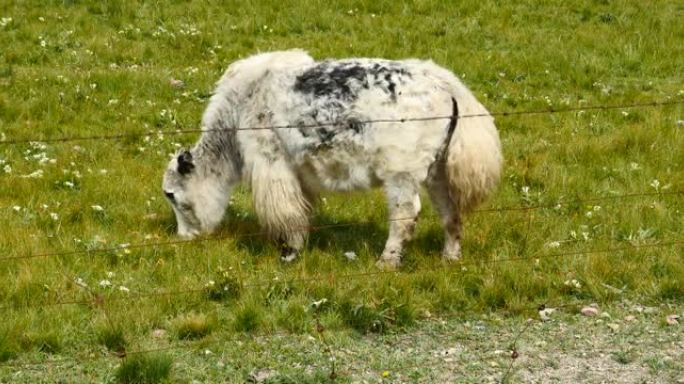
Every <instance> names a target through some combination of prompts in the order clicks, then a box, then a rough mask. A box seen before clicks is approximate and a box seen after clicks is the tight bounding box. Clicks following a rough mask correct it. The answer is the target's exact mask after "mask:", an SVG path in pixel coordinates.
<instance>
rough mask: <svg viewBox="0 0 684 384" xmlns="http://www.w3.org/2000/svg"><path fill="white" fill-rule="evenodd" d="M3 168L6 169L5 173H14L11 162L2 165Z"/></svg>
mask: <svg viewBox="0 0 684 384" xmlns="http://www.w3.org/2000/svg"><path fill="white" fill-rule="evenodd" d="M2 170H3V171H5V173H12V167H10V166H9V164H6V165H5V166H4V167H2Z"/></svg>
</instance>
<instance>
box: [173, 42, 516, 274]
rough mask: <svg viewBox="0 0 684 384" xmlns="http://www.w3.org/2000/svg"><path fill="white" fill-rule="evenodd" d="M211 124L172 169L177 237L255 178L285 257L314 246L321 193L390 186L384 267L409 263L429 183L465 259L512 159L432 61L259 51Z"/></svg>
mask: <svg viewBox="0 0 684 384" xmlns="http://www.w3.org/2000/svg"><path fill="white" fill-rule="evenodd" d="M473 115H476V116H473ZM435 116H441V117H444V118H435V119H431V118H430V117H435ZM459 116H462V117H459ZM422 118H428V119H422ZM202 125H203V128H202V130H203V132H202V135H201V137H200V139H199V141H198V142H197V143H196V144H195V145H194V147H192V148H191V149H189V150H181V151H179V152H178V153H177V154H176V155H175V156H174V157H173V158H172V159H171V161H170V163H169V165H168V168H167V170H166V172H165V174H164V180H163V185H162V188H163V190H164V193H165V195H166V197H167V199H168V200H169V202H170V204H171V206H172V207H173V210H174V212H175V214H176V219H177V222H178V234H179V235H180V236H183V237H186V238H191V237H193V236H196V235H198V234H200V233H209V232H211V231H212V230H214V229H215V228H216V227H217V226H218V225H219V223H220V222H221V220H222V218H223V216H224V213H225V209H226V206H227V204H228V201H229V199H230V195H231V191H232V189H233V187H234V186H235V185H236V184H237V183H240V182H244V183H246V184H247V185H248V186H249V187H250V188H251V191H252V195H253V201H254V208H255V211H256V213H257V216H258V219H259V222H260V224H261V225H262V226H263V227H264V228H265V229H266V230H267V231H268V233H270V234H271V235H272V237H273V238H274V239H276V240H278V241H279V242H280V244H281V246H282V255H281V257H282V259H283V260H285V261H291V260H293V259H295V258H296V256H297V254H298V253H299V251H300V250H301V249H302V247H303V246H304V242H305V240H306V236H307V233H308V224H309V213H310V211H311V207H312V204H313V203H314V201H315V196H316V193H317V192H318V191H322V190H333V191H349V190H356V189H368V188H372V187H376V186H379V187H382V188H383V189H384V191H385V195H386V198H387V204H388V210H389V221H390V222H389V226H390V228H389V238H388V239H387V243H386V245H385V249H384V251H383V252H382V255H381V256H380V259H379V261H378V265H379V266H380V267H382V268H396V267H398V266H399V265H400V263H401V256H402V250H403V247H404V244H405V243H406V242H407V241H408V240H410V239H411V237H412V235H413V232H414V228H415V225H416V220H417V217H418V213H419V211H420V208H421V203H420V196H419V191H420V187H421V185H425V186H426V187H427V190H428V191H429V195H430V198H431V199H432V202H433V204H434V205H435V207H436V209H437V210H438V211H439V213H440V215H441V218H442V223H443V226H444V231H445V245H444V250H443V253H442V255H443V257H444V258H445V259H447V260H456V259H458V258H459V257H460V254H461V246H460V239H461V225H462V220H463V218H462V214H463V213H464V212H467V211H468V210H470V209H472V208H473V207H475V206H476V205H477V204H479V203H480V202H481V201H482V200H483V199H484V198H486V197H487V196H488V195H489V194H490V193H491V192H492V190H493V189H494V188H495V186H496V184H497V182H498V181H499V178H500V174H501V167H502V162H503V159H502V153H501V144H500V142H499V136H498V133H497V130H496V127H495V125H494V119H493V118H492V117H491V115H490V114H489V113H488V112H487V110H486V109H485V107H484V106H483V105H482V104H480V103H479V102H478V101H477V100H476V98H475V97H474V96H473V94H472V93H471V92H470V91H469V90H468V89H467V88H466V86H465V85H463V83H462V82H461V81H460V80H459V79H457V78H456V76H454V75H453V74H452V73H451V72H450V71H448V70H446V69H444V68H441V67H439V66H437V65H436V64H434V63H433V62H432V61H423V60H415V59H411V60H400V61H391V60H384V59H366V58H354V59H345V60H325V61H319V62H317V61H314V60H313V59H312V58H311V57H310V56H309V55H308V54H307V53H306V52H304V51H301V50H290V51H281V52H270V53H263V54H258V55H255V56H251V57H248V58H246V59H243V60H239V61H236V62H235V63H233V64H231V65H230V66H229V67H228V69H227V70H226V72H225V74H224V75H223V76H222V77H221V79H220V80H219V82H218V83H217V87H216V91H215V94H214V95H213V97H212V98H211V101H210V103H209V105H208V107H207V109H206V111H205V112H204V116H203V119H202Z"/></svg>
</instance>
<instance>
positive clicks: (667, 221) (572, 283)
mask: <svg viewBox="0 0 684 384" xmlns="http://www.w3.org/2000/svg"><path fill="white" fill-rule="evenodd" d="M682 16H684V6H683V5H682V4H681V2H679V1H676V0H661V1H658V2H657V4H655V3H650V2H643V1H628V0H593V1H590V0H572V1H559V0H558V1H557V0H548V1H531V0H525V1H503V2H501V1H500V2H497V1H490V0H485V1H472V0H466V1H458V2H457V1H438V0H421V1H418V0H417V1H412V2H406V3H401V2H396V1H389V0H374V1H368V0H360V1H341V0H334V1H322V0H311V1H295V0H282V1H270V0H268V1H267V0H264V1H254V2H250V3H249V4H248V3H247V2H238V1H229V2H218V1H207V2H177V1H160V2H138V1H132V0H121V1H83V2H81V1H44V2H38V1H8V0H0V224H1V225H0V314H2V321H0V382H3V383H4V382H8V383H9V382H12V383H14V382H27V383H29V382H30V383H35V382H56V381H59V380H62V381H63V382H117V383H133V382H140V383H144V382H183V383H186V382H187V383H190V382H244V380H245V378H246V377H248V376H249V375H250V373H253V371H254V370H259V369H262V368H271V369H273V370H274V372H276V371H277V372H278V373H274V374H272V375H270V376H269V378H267V379H264V380H265V381H267V382H280V383H285V382H311V383H316V382H323V381H337V382H440V381H442V382H446V381H453V382H483V381H485V379H484V377H485V376H486V377H489V376H492V377H494V379H493V380H494V381H514V382H517V381H519V382H527V381H528V380H527V379H525V376H524V375H523V374H522V373H520V372H516V370H515V369H514V370H513V371H512V374H510V375H508V373H507V372H510V371H511V370H510V367H507V364H508V359H503V362H501V363H500V364H499V365H496V366H494V365H492V366H489V365H487V366H486V367H480V368H473V369H472V370H466V371H464V372H459V373H458V375H457V376H443V375H440V372H439V369H435V370H432V369H426V368H425V367H424V366H420V364H419V363H420V362H421V361H422V360H421V361H419V362H418V363H417V364H418V366H416V367H414V368H415V369H407V370H404V371H402V372H400V373H397V374H396V375H395V374H394V373H393V372H390V371H388V370H385V369H384V368H383V367H384V366H386V365H388V364H394V363H397V362H396V361H394V360H393V359H395V360H396V359H397V358H396V356H395V357H393V355H392V352H391V351H392V348H390V347H388V345H390V346H391V345H395V346H397V348H399V347H400V346H402V345H403V346H404V347H406V346H407V345H408V346H411V345H413V346H415V347H416V348H417V350H420V345H422V344H421V343H425V342H427V341H430V340H434V339H435V338H438V337H439V336H437V335H439V334H440V333H439V332H437V331H436V330H435V327H437V328H439V329H441V330H444V329H448V332H449V335H452V336H453V335H457V336H459V337H461V336H462V337H464V338H466V339H467V338H468V337H471V338H473V341H472V343H474V344H473V345H472V347H473V348H475V346H479V347H478V348H488V347H487V343H488V342H489V343H492V345H494V344H495V345H496V346H498V348H496V349H497V350H499V349H501V350H506V351H509V350H511V349H513V350H515V342H514V341H513V342H512V340H516V334H517V332H518V331H520V330H521V327H520V324H525V320H526V319H527V318H528V317H531V318H534V319H538V315H537V313H538V309H539V307H540V305H544V306H545V307H548V308H558V311H559V312H562V316H565V317H564V318H565V319H566V320H567V321H568V322H570V323H576V322H577V321H578V320H577V319H578V317H577V311H578V309H579V308H582V307H584V306H586V305H589V304H591V303H598V304H599V305H600V306H605V307H607V308H616V309H615V311H617V312H620V311H624V310H625V308H628V309H629V308H631V307H632V306H633V305H637V304H638V305H643V306H645V307H648V308H664V309H662V310H663V311H669V312H676V311H679V312H680V313H684V309H682V308H683V306H684V252H682V244H684V243H683V241H684V238H683V237H682V232H683V231H682V228H684V215H683V214H682V211H683V210H684V200H683V199H682V197H683V196H682V194H683V193H684V172H683V171H682V169H683V168H684V133H683V131H682V129H683V128H684V107H683V106H682V105H683V103H684V83H683V82H682V63H684V27H683V26H682V23H681V19H682ZM295 47H298V48H303V49H305V50H307V51H309V52H310V53H311V54H312V55H313V56H314V57H315V58H318V59H323V58H328V57H335V58H342V57H351V56H362V57H385V58H395V59H400V58H407V57H418V58H426V59H427V58H430V59H432V60H434V61H435V62H437V63H438V64H440V65H442V66H445V67H446V68H449V69H451V70H453V71H454V72H455V73H456V74H458V75H459V76H460V77H461V78H462V79H463V81H464V82H465V83H466V84H467V85H468V86H469V87H470V88H471V89H472V90H473V92H474V93H475V94H476V95H477V96H478V98H479V99H480V100H481V101H482V103H483V104H484V105H486V106H487V107H488V108H489V110H490V111H492V112H495V113H503V112H520V111H552V110H553V111H557V113H535V114H513V113H511V114H507V115H504V114H500V115H497V117H496V119H497V120H496V121H497V126H498V128H499V132H500V135H501V140H502V144H503V148H504V155H505V168H504V175H503V178H502V181H501V184H500V186H499V188H498V190H497V191H496V193H495V194H494V196H493V197H492V198H491V199H490V200H488V201H487V203H486V204H485V205H484V206H483V207H481V209H480V210H478V211H476V212H473V213H471V214H470V215H468V217H467V218H466V224H465V229H464V239H463V259H462V260H461V261H460V262H458V263H455V264H445V263H443V262H442V261H441V260H440V257H439V255H440V251H441V246H442V240H443V235H442V229H441V226H440V224H439V222H438V218H437V216H436V214H435V212H434V211H433V210H432V208H431V207H430V205H429V199H427V197H426V196H425V197H424V199H423V205H424V209H423V212H422V213H421V217H420V221H419V223H418V230H417V234H416V238H415V240H414V241H413V242H412V243H411V244H410V246H409V248H408V252H407V255H406V257H405V262H404V266H403V267H402V269H401V270H400V271H398V272H382V271H379V270H378V269H377V268H376V267H375V260H376V258H377V257H378V256H379V254H380V252H381V251H382V247H383V245H384V241H385V239H386V236H387V224H386V214H387V212H386V208H385V201H384V198H383V196H382V193H381V192H380V191H370V192H363V193H361V192H359V193H352V194H325V195H323V196H322V198H321V200H320V201H319V203H318V207H317V209H316V211H315V214H314V219H313V227H314V228H313V229H314V230H313V231H312V233H311V236H310V238H309V240H308V244H307V246H306V250H305V252H304V253H303V255H301V257H300V258H299V259H298V261H297V262H295V263H293V264H288V265H285V264H282V263H281V262H280V260H279V257H278V256H279V252H278V249H277V247H275V246H274V244H272V243H270V242H268V241H267V240H266V238H265V237H264V236H262V234H261V233H260V232H261V230H260V228H259V226H258V223H257V221H256V217H255V215H254V211H253V209H252V207H251V199H250V195H249V190H247V189H246V188H242V189H240V190H238V191H237V193H236V195H235V197H234V199H233V201H232V202H231V204H230V207H229V210H228V214H227V215H226V219H225V220H224V223H223V224H222V226H221V227H220V228H219V230H218V233H217V234H216V235H215V236H212V237H206V238H202V239H199V240H196V241H191V242H183V241H180V239H178V238H177V237H176V236H175V219H174V217H173V213H172V211H171V209H170V207H169V206H168V204H167V203H166V202H165V201H164V198H163V195H162V193H161V189H160V184H161V176H162V172H163V169H164V167H165V165H166V162H167V161H168V159H169V155H170V154H172V153H174V152H175V151H176V150H177V149H178V148H180V147H188V146H191V145H192V144H193V143H194V142H195V140H196V139H197V137H198V134H197V133H193V132H189V133H184V132H182V131H184V130H195V129H199V122H200V117H201V114H202V111H203V109H204V107H205V106H206V103H207V101H208V98H209V97H210V95H211V93H212V90H213V85H214V83H215V81H217V80H218V78H219V77H220V75H221V74H222V72H223V70H224V69H225V68H226V67H227V65H228V64H229V63H230V62H232V61H234V60H235V59H238V58H240V57H245V56H247V55H250V54H253V53H256V52H264V51H270V50H277V49H288V48H295ZM653 102H659V103H666V104H662V105H646V106H639V107H630V105H634V104H648V103H653ZM592 106H611V108H596V109H594V108H591V107H592ZM615 106H618V107H617V108H613V107H615ZM619 106H623V107H619ZM583 108H586V109H583ZM563 109H569V111H566V112H558V111H560V110H563ZM117 135H118V137H116V138H113V137H103V136H117ZM62 139H64V140H62ZM345 254H346V255H345ZM669 312H668V313H669ZM620 313H622V312H620ZM644 316H646V315H644ZM649 316H650V317H649V319H652V320H653V321H654V322H655V324H656V326H655V327H654V328H653V329H652V331H653V332H655V333H657V334H658V335H659V336H658V337H662V338H664V339H666V341H667V342H668V343H670V342H672V343H674V344H673V345H680V346H681V347H679V349H676V348H675V352H673V353H675V356H677V357H681V356H684V340H683V339H684V335H683V334H684V332H682V328H681V327H682V325H679V326H674V328H672V327H673V326H668V325H667V324H665V322H664V320H663V318H662V317H658V316H655V317H654V316H653V315H652V314H651V315H649ZM480 321H487V324H488V325H487V329H488V330H489V331H487V332H490V331H491V333H487V332H484V333H483V332H482V331H481V330H479V331H478V330H477V329H476V328H477V324H479V322H480ZM535 321H536V320H535ZM649 321H650V320H649ZM435 324H438V325H439V324H442V325H441V326H436V325H435ZM464 324H468V325H467V326H466V325H464ZM471 325H472V326H471ZM440 327H442V328H440ZM544 327H548V325H544V324H542V323H540V324H538V325H535V326H532V327H531V329H530V330H527V329H526V328H525V329H526V332H538V333H539V335H547V333H544V332H545V331H544V330H545V329H546V328H544ZM582 328H583V327H582V326H581V323H580V325H578V326H577V331H578V332H581V331H582ZM611 329H612V328H611ZM611 329H608V330H606V332H617V331H614V330H612V331H611ZM505 330H508V331H510V332H505ZM478 332H479V333H478ZM500 332H501V333H504V334H505V335H504V336H501V335H500ZM497 335H500V336H501V337H500V338H497ZM385 337H403V339H402V340H403V341H401V342H396V341H391V340H390V341H388V343H389V344H386V343H385V344H383V343H382V342H380V341H382V340H385V339H384V338H385ZM540 337H542V336H540ZM620 340H622V342H624V344H630V343H631V344H635V343H636V344H642V345H644V346H647V347H648V348H657V345H658V340H659V339H658V338H657V337H656V336H654V334H653V333H649V332H646V331H644V332H642V333H630V336H629V338H627V336H625V337H623V338H620ZM511 342H512V343H513V344H512V345H511ZM376 343H380V345H378V344H376ZM392 343H394V344H392ZM677 343H679V344H677ZM466 345H468V344H466ZM621 345H622V344H621ZM625 348H627V347H625ZM428 349H429V348H428V347H426V350H428ZM140 351H146V352H144V353H136V352H140ZM335 351H338V354H337V355H335ZM339 351H346V352H339ZM354 351H356V352H354ZM359 351H361V352H359ZM425 353H428V354H429V353H430V352H425ZM475 356H479V355H477V354H475ZM506 356H507V355H506ZM616 356H617V357H616V358H615V359H614V360H617V361H618V362H622V361H627V362H635V360H634V359H631V358H628V357H629V354H628V353H627V354H618V355H616ZM676 360H677V359H675V361H676ZM470 363H473V362H472V361H470ZM474 363H478V364H479V363H481V362H477V361H476V362H474ZM474 363H473V364H474ZM335 364H337V365H338V369H337V371H336V374H335V375H330V371H331V369H332V366H334V365H335ZM560 364H562V362H561V363H560ZM635 364H642V365H648V366H649V367H650V366H651V365H653V366H654V367H655V368H654V369H653V370H652V371H651V373H652V374H654V375H656V376H657V375H665V376H662V377H664V379H663V380H664V381H662V382H667V381H668V380H670V379H672V380H674V379H677V378H678V377H679V376H677V375H678V374H679V373H678V372H682V370H684V366H682V364H681V361H680V363H662V364H661V363H657V362H652V361H651V360H648V361H646V360H644V361H641V360H638V361H636V362H635ZM677 364H678V365H677ZM344 366H346V367H354V366H356V367H362V368H363V369H358V370H353V369H348V370H345V369H343V368H342V367H344ZM452 368H453V367H452ZM507 368H508V370H507ZM444 369H446V368H444ZM450 369H451V368H450ZM485 371H486V372H485ZM435 372H436V373H435ZM450 372H451V371H450ZM435 375H436V376H435ZM454 375H455V374H454ZM483 375H484V376H483ZM502 377H505V380H504V379H502ZM657 377H658V378H659V379H658V380H660V378H661V376H657ZM193 380H195V381H193ZM253 380H254V381H259V380H261V379H259V380H257V378H253ZM561 381H562V380H561ZM589 381H591V380H589Z"/></svg>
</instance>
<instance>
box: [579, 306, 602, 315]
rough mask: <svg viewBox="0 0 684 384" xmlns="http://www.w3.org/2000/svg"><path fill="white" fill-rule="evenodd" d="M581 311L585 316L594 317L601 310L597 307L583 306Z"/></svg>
mask: <svg viewBox="0 0 684 384" xmlns="http://www.w3.org/2000/svg"><path fill="white" fill-rule="evenodd" d="M580 313H581V314H582V315H584V316H587V317H594V316H596V315H598V313H599V310H598V309H597V308H594V307H584V308H582V310H581V311H580Z"/></svg>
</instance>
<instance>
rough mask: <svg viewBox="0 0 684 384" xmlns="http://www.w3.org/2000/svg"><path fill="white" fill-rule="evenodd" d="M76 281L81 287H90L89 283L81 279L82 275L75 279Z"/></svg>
mask: <svg viewBox="0 0 684 384" xmlns="http://www.w3.org/2000/svg"><path fill="white" fill-rule="evenodd" d="M74 283H76V285H78V286H79V287H83V288H88V284H86V282H85V281H83V279H81V278H80V277H77V278H76V279H74Z"/></svg>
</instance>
